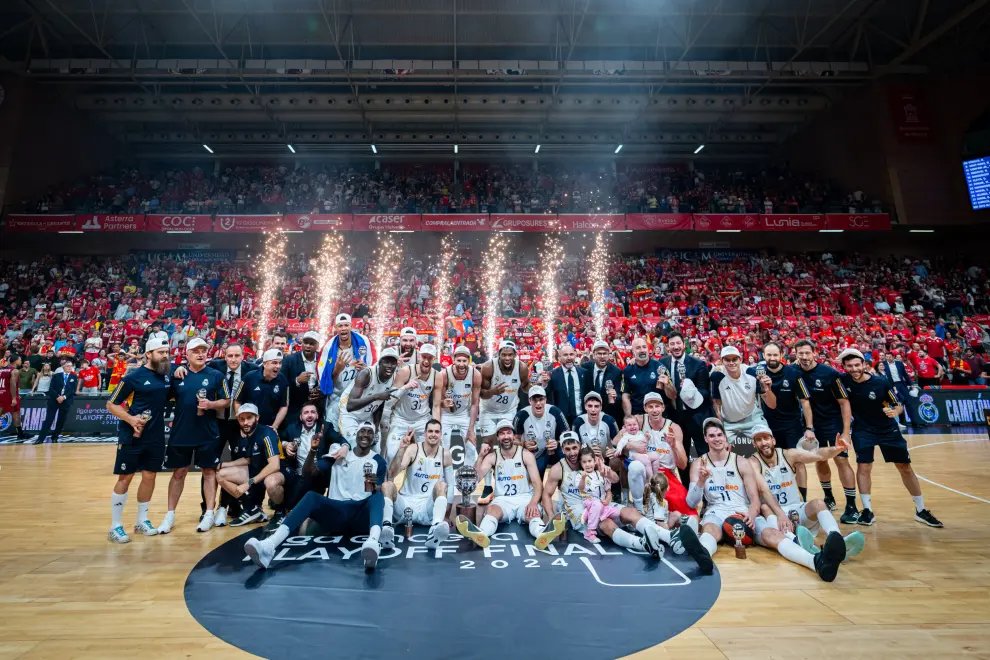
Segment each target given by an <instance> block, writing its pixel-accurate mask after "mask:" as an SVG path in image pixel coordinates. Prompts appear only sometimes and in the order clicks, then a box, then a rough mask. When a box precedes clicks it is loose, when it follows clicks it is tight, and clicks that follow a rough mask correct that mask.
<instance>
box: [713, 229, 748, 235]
mask: <svg viewBox="0 0 990 660" xmlns="http://www.w3.org/2000/svg"><path fill="white" fill-rule="evenodd" d="M741 231H742V229H716V230H715V233H716V234H738V233H739V232H741Z"/></svg>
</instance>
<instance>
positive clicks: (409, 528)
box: [402, 507, 413, 539]
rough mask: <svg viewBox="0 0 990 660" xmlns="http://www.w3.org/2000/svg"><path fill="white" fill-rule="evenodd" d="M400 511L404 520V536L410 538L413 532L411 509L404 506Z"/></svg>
mask: <svg viewBox="0 0 990 660" xmlns="http://www.w3.org/2000/svg"><path fill="white" fill-rule="evenodd" d="M402 513H403V516H404V519H405V522H406V538H407V539H409V538H412V533H413V520H412V518H413V510H412V509H411V508H409V507H406V508H405V510H404V511H403V512H402Z"/></svg>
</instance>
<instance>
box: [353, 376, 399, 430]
mask: <svg viewBox="0 0 990 660" xmlns="http://www.w3.org/2000/svg"><path fill="white" fill-rule="evenodd" d="M394 380H395V372H392V377H391V378H389V379H388V380H387V381H382V380H379V379H378V365H377V364H375V365H373V366H372V367H371V382H370V383H368V386H367V387H365V388H364V396H365V397H367V396H369V395H372V394H381V393H382V392H384V391H386V390H387V389H389V388H390V387H392V382H393V381H394ZM353 389H354V383H353V382H351V385H350V387H348V388H347V391H345V392H344V395H343V396H342V397H340V414H341V415H349V416H350V417H351V419H354V420H357V421H360V422H370V421H371V418H372V416H373V415H374V414H375V411H376V410H378V409H379V408H381V407H382V406H383V405H384V404H385V402H384V401H372V402H371V403H369V404H368V405H366V406H365V407H364V408H361V409H360V410H355V411H353V412H348V411H347V400H348V399H349V398H350V396H351V390H353ZM362 398H364V397H362Z"/></svg>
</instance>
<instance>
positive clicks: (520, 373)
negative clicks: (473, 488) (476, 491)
mask: <svg viewBox="0 0 990 660" xmlns="http://www.w3.org/2000/svg"><path fill="white" fill-rule="evenodd" d="M480 371H481V394H480V397H481V406H480V407H481V441H482V442H483V443H485V444H488V445H492V446H494V445H495V427H496V426H498V424H499V422H501V421H503V420H509V421H510V422H511V421H512V420H513V419H514V418H515V416H516V410H518V408H519V392H520V391H522V392H528V391H529V366H528V365H526V364H524V363H523V362H522V361H521V360H519V357H518V353H517V352H516V345H515V344H514V343H512V342H511V341H507V340H504V339H503V340H502V341H501V342H500V343H499V345H498V359H497V360H489V361H488V362H486V363H485V364H483V365H481V369H480ZM492 492H493V491H492V486H491V483H489V482H486V483H485V488H484V490H483V491H482V493H481V498H480V499H479V500H478V504H488V503H490V502H491V497H492Z"/></svg>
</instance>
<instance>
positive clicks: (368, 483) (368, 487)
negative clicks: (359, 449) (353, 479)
mask: <svg viewBox="0 0 990 660" xmlns="http://www.w3.org/2000/svg"><path fill="white" fill-rule="evenodd" d="M374 473H375V469H374V468H373V467H372V466H371V463H365V464H364V492H366V493H373V492H375V482H374V481H372V479H371V477H372V475H373V474H374Z"/></svg>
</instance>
